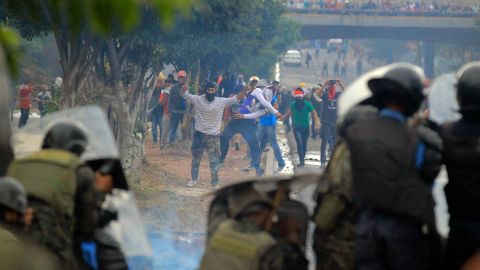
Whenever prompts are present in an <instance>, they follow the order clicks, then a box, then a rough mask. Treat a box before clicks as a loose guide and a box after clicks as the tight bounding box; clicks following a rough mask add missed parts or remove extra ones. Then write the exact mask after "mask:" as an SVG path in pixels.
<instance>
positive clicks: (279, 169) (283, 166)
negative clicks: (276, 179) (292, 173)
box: [278, 163, 285, 171]
mask: <svg viewBox="0 0 480 270" xmlns="http://www.w3.org/2000/svg"><path fill="white" fill-rule="evenodd" d="M283 168H285V163H283V164H281V165H278V171H281V170H283Z"/></svg>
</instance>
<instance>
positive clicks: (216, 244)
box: [200, 219, 276, 270]
mask: <svg viewBox="0 0 480 270" xmlns="http://www.w3.org/2000/svg"><path fill="white" fill-rule="evenodd" d="M238 225H239V224H238V223H237V221H235V220H231V219H228V220H226V221H224V222H222V223H221V224H220V225H219V227H218V229H217V230H216V231H215V233H214V234H213V236H212V239H211V240H210V242H209V243H208V245H207V249H206V252H205V254H204V256H203V258H202V262H201V264H200V269H201V270H207V269H208V270H217V269H230V270H231V269H238V270H240V269H249V270H254V269H258V268H259V262H260V257H261V255H262V254H263V253H264V252H265V251H266V250H268V248H270V247H271V246H273V245H274V244H275V243H276V241H275V239H273V237H272V236H270V235H269V234H268V233H266V232H264V231H258V232H242V231H239V230H238V229H237V228H236V227H237V226H238Z"/></svg>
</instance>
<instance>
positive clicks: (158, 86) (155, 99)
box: [147, 72, 165, 146]
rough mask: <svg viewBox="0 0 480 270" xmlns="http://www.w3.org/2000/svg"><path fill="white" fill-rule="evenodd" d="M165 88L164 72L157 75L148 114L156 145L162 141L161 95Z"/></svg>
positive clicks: (153, 140)
mask: <svg viewBox="0 0 480 270" xmlns="http://www.w3.org/2000/svg"><path fill="white" fill-rule="evenodd" d="M164 88H165V76H164V75H163V73H161V72H160V74H159V75H158V77H157V81H156V83H155V88H154V89H153V92H152V96H151V97H150V100H149V102H148V108H147V110H148V115H149V116H150V121H151V123H152V143H153V145H154V146H155V144H157V142H159V141H160V142H161V141H162V123H163V106H164V105H162V104H160V95H161V93H162V91H163V90H164Z"/></svg>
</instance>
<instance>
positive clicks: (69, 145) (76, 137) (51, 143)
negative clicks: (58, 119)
mask: <svg viewBox="0 0 480 270" xmlns="http://www.w3.org/2000/svg"><path fill="white" fill-rule="evenodd" d="M86 145H87V136H86V135H85V132H83V131H82V129H80V128H79V127H78V126H76V125H74V124H70V123H57V124H55V125H54V126H53V127H51V128H50V130H49V131H48V132H47V134H46V135H45V138H44V139H43V144H42V148H53V149H61V150H65V151H68V152H71V153H74V154H75V155H77V156H81V155H82V153H83V152H84V151H85V147H86Z"/></svg>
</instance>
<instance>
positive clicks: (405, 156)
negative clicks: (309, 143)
mask: <svg viewBox="0 0 480 270" xmlns="http://www.w3.org/2000/svg"><path fill="white" fill-rule="evenodd" d="M345 138H346V140H347V143H348V146H349V148H350V153H351V165H352V175H353V187H354V188H353V199H354V202H355V204H356V206H357V207H359V208H360V209H362V208H371V209H375V210H379V211H384V212H387V213H392V214H397V215H401V216H406V217H412V218H414V219H416V220H419V221H421V222H424V223H426V224H427V225H429V226H431V227H434V224H435V216H434V212H433V208H434V201H433V197H432V195H431V191H430V189H429V187H428V186H427V185H426V184H425V183H424V182H422V180H421V179H420V177H419V175H418V172H417V170H416V168H415V153H416V149H417V145H418V143H419V140H418V138H417V136H416V135H415V131H414V130H413V129H411V128H409V127H407V126H406V125H404V124H402V123H400V122H398V121H395V120H393V119H390V118H385V117H380V116H379V115H377V114H375V115H372V116H371V117H364V118H360V119H358V120H357V121H355V122H354V123H352V124H351V125H350V126H348V127H347V128H346V134H345Z"/></svg>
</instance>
